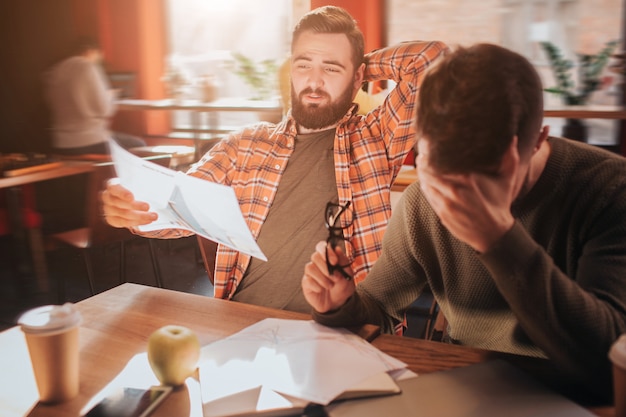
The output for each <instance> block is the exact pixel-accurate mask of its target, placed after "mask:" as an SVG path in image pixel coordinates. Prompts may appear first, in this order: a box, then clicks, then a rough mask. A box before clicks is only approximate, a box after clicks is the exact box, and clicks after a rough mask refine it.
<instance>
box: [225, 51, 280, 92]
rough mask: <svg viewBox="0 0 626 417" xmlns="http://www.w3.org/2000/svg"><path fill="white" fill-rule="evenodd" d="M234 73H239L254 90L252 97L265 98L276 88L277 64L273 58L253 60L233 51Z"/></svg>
mask: <svg viewBox="0 0 626 417" xmlns="http://www.w3.org/2000/svg"><path fill="white" fill-rule="evenodd" d="M233 58H235V64H236V67H235V74H237V75H239V76H240V77H241V78H243V80H244V81H245V83H246V84H248V85H249V86H250V87H251V88H252V89H253V90H254V92H255V96H253V97H252V98H253V99H257V100H267V99H269V98H271V97H272V96H273V95H274V94H276V91H277V88H278V64H277V63H276V61H275V60H273V59H265V60H263V61H259V62H255V61H253V60H252V59H250V58H248V57H247V56H245V55H243V54H241V53H237V52H234V53H233Z"/></svg>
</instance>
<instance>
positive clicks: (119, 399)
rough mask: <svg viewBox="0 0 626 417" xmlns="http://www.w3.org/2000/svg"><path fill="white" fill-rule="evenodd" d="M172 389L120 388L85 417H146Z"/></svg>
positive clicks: (157, 387) (155, 387)
mask: <svg viewBox="0 0 626 417" xmlns="http://www.w3.org/2000/svg"><path fill="white" fill-rule="evenodd" d="M171 391H172V387H167V386H153V387H150V388H146V389H141V388H128V387H124V388H118V389H116V390H115V391H113V392H111V393H110V394H109V395H107V396H106V397H105V398H103V399H102V400H101V401H100V402H98V403H97V404H96V405H94V406H93V408H92V409H91V410H89V411H88V412H87V414H85V417H146V416H147V415H148V414H150V413H151V412H152V410H154V409H155V408H156V406H157V405H159V404H160V403H161V401H163V400H164V399H165V397H167V395H168V394H169V393H170V392H171Z"/></svg>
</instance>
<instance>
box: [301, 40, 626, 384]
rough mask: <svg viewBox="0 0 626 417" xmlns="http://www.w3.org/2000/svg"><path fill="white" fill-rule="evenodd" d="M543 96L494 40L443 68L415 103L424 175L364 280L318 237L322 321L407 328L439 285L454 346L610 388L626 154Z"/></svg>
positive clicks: (311, 295)
mask: <svg viewBox="0 0 626 417" xmlns="http://www.w3.org/2000/svg"><path fill="white" fill-rule="evenodd" d="M542 98H543V90H542V86H541V81H540V79H539V76H538V75H537V73H536V71H535V69H534V68H533V66H532V65H531V64H530V63H529V62H528V61H527V60H526V59H525V58H523V57H522V56H520V55H518V54H516V53H513V52H511V51H508V50H506V49H504V48H501V47H498V46H495V45H487V44H480V45H475V46H473V47H470V48H459V49H458V50H456V51H455V52H454V53H452V54H451V55H450V56H448V57H446V58H445V59H444V60H443V61H442V62H441V63H440V65H438V66H437V67H436V68H434V69H433V70H432V71H431V72H430V73H429V74H428V75H427V76H426V78H425V80H424V83H423V85H422V88H421V90H420V94H419V98H418V106H419V107H418V112H417V117H418V120H419V124H418V126H419V133H418V137H419V140H418V145H417V146H418V152H419V157H418V176H419V182H418V183H416V184H413V185H412V186H411V187H409V188H408V189H407V190H406V192H405V195H404V196H403V198H402V200H401V202H400V203H399V206H398V207H397V208H396V209H394V214H393V216H392V218H391V220H390V223H389V226H388V229H387V232H386V234H385V239H384V243H383V252H382V255H381V257H380V258H379V260H378V261H377V263H376V264H375V265H374V267H373V269H372V270H371V272H370V273H369V274H368V276H367V277H366V278H365V280H364V281H363V282H362V283H361V284H359V286H358V288H355V286H354V283H353V282H352V281H350V280H346V279H344V278H343V276H342V275H341V274H340V273H338V272H335V273H334V274H332V275H330V276H329V274H328V272H327V271H328V267H327V262H326V261H327V260H326V257H327V256H328V262H329V263H330V264H331V265H334V264H343V263H342V262H343V259H342V254H341V251H340V250H338V251H336V252H335V251H332V250H330V249H327V248H326V244H325V242H320V243H319V244H318V245H317V247H316V252H315V253H314V254H313V255H312V258H311V262H310V263H309V264H307V266H306V268H305V275H304V277H303V281H302V286H303V291H304V294H305V297H306V299H307V301H308V302H309V303H310V304H311V305H312V306H313V308H314V318H315V320H317V321H318V322H320V323H323V324H326V325H332V326H348V325H358V324H363V323H373V324H378V325H380V326H382V328H383V329H384V330H385V331H387V332H392V331H394V328H395V329H396V330H399V329H401V326H402V323H403V317H404V313H405V311H406V309H407V307H408V306H409V305H410V304H411V303H412V302H413V301H414V300H415V299H416V298H417V297H418V296H419V295H420V294H421V292H422V290H423V289H424V288H425V287H426V286H429V287H430V289H431V290H432V292H433V294H434V296H435V299H436V300H437V302H438V303H439V305H440V307H441V311H442V312H443V313H444V315H445V317H446V318H447V320H448V324H449V326H448V335H449V341H450V342H452V343H457V344H463V345H468V346H474V347H479V348H485V349H491V350H497V351H504V352H511V353H515V354H521V355H531V356H538V357H547V358H549V359H551V360H552V361H553V362H554V363H555V365H556V366H557V367H558V368H559V369H560V370H561V371H562V372H563V373H564V374H565V375H567V376H568V377H569V378H571V381H573V382H577V383H583V384H587V385H588V386H589V387H591V389H592V390H594V391H596V392H598V393H600V394H601V395H604V396H606V395H610V392H611V390H610V383H611V377H610V364H609V361H608V358H607V353H608V351H609V348H610V346H611V344H612V343H613V342H614V341H615V340H616V339H617V337H618V336H619V335H620V334H621V333H624V332H626V159H624V158H622V157H621V156H617V155H614V154H611V153H609V152H606V151H603V150H601V149H598V148H594V147H592V146H590V145H587V144H581V143H578V142H573V141H570V140H568V139H561V138H553V137H549V135H548V128H547V127H543V128H542V118H543V100H542ZM327 254H328V255H327ZM348 272H349V271H348Z"/></svg>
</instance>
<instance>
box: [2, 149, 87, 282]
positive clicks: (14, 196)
mask: <svg viewBox="0 0 626 417" xmlns="http://www.w3.org/2000/svg"><path fill="white" fill-rule="evenodd" d="M92 170H93V163H92V162H85V161H56V162H54V163H50V164H44V165H43V166H33V167H28V168H22V169H19V170H18V171H17V172H15V173H17V174H18V175H13V176H8V177H1V176H0V189H6V191H5V192H6V204H7V217H8V220H9V224H10V225H11V234H12V235H13V238H14V239H15V246H16V253H17V255H18V262H19V263H20V264H21V265H26V264H28V244H27V239H26V231H25V230H24V222H23V220H22V210H21V207H22V204H21V201H22V197H21V192H22V190H21V186H23V185H27V184H33V183H37V182H41V181H48V180H52V179H55V178H61V177H67V176H70V175H78V174H85V173H88V172H91V171H92ZM41 239H42V238H41V236H40V232H39V231H37V233H36V234H34V235H32V238H31V240H36V241H31V242H30V245H31V246H32V247H33V248H34V249H33V251H32V253H33V258H35V259H33V264H34V267H35V274H36V276H37V287H38V289H39V290H40V291H42V292H46V291H48V289H49V283H48V273H47V268H46V265H45V259H44V258H45V257H44V254H43V247H42V241H41ZM33 245H34V246H33ZM22 269H23V268H20V270H22Z"/></svg>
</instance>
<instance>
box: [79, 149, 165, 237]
mask: <svg viewBox="0 0 626 417" xmlns="http://www.w3.org/2000/svg"><path fill="white" fill-rule="evenodd" d="M143 159H145V160H149V161H151V162H154V163H158V164H159V165H163V166H166V167H167V166H168V165H169V163H170V159H171V156H170V155H157V156H150V157H145V158H143ZM115 175H116V174H115V167H114V164H113V162H103V163H99V164H95V165H94V170H93V171H92V172H91V174H90V177H89V181H88V183H87V191H86V196H85V197H86V210H87V211H86V216H87V217H86V220H87V227H88V228H89V229H90V245H98V244H104V243H109V242H115V241H121V240H128V239H131V238H133V237H134V236H135V235H133V234H132V233H131V232H130V231H129V230H128V229H125V228H117V227H112V226H110V225H109V224H108V223H107V222H106V220H105V219H104V218H103V216H102V211H101V208H100V204H101V202H100V193H101V192H102V191H103V190H104V188H105V187H106V183H107V181H108V180H109V179H110V178H113V177H115Z"/></svg>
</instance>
